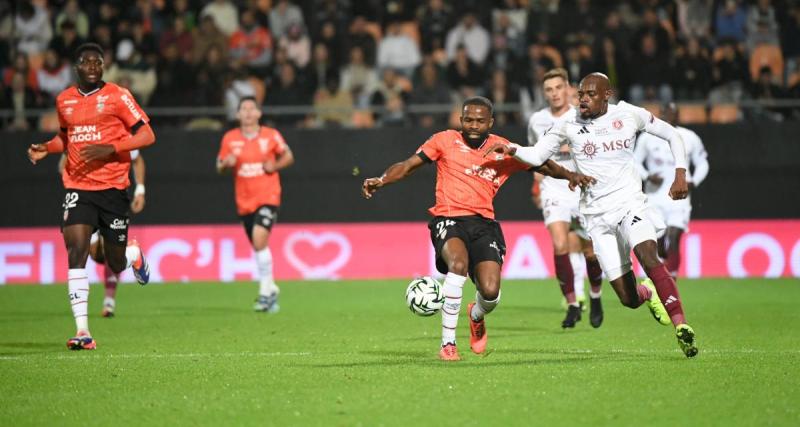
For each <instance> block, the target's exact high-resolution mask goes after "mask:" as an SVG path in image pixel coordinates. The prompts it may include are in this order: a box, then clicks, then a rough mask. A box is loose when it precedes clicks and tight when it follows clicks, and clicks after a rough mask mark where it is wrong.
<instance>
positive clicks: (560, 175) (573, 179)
mask: <svg viewBox="0 0 800 427" xmlns="http://www.w3.org/2000/svg"><path fill="white" fill-rule="evenodd" d="M536 172H539V173H541V174H543V175H547V176H550V177H553V178H556V179H566V180H568V181H569V189H570V191H575V188H576V187H586V186H589V185H592V184H594V183H596V182H597V180H596V179H594V178H593V177H591V176H588V175H583V174H579V173H575V172H572V171H570V170H569V169H567V168H565V167H563V166H561V165H559V164H558V163H556V162H554V161H552V160H547V161H546V162H545V163H544V164H543V165H542V166H539V167H538V168H536Z"/></svg>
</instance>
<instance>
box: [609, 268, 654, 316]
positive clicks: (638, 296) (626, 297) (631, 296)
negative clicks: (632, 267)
mask: <svg viewBox="0 0 800 427" xmlns="http://www.w3.org/2000/svg"><path fill="white" fill-rule="evenodd" d="M611 287H612V288H614V292H616V293H617V296H618V297H619V301H620V302H621V303H622V305H624V306H625V307H628V308H634V309H635V308H639V306H641V305H642V304H644V303H647V308H648V309H650V314H652V315H653V317H654V318H655V319H656V321H658V322H659V323H662V324H663V323H664V321H665V320H664V319H665V318H667V317H668V315H667V310H666V309H665V308H664V305H663V304H662V303H661V301H660V300H659V298H658V293H656V289H655V287H653V285H651V284H649V283H646V282H643V283H641V284H637V283H636V276H634V274H633V272H632V271H628V272H627V273H625V274H623V275H622V276H620V277H617V278H616V279H614V280H611ZM667 321H668V320H667Z"/></svg>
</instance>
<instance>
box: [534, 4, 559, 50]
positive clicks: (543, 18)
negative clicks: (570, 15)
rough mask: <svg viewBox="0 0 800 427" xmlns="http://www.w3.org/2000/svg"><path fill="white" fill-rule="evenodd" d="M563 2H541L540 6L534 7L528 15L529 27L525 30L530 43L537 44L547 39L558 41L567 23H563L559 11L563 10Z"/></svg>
mask: <svg viewBox="0 0 800 427" xmlns="http://www.w3.org/2000/svg"><path fill="white" fill-rule="evenodd" d="M562 3H563V2H560V1H559V0H540V1H539V2H538V5H533V7H531V8H530V9H529V13H528V19H527V22H528V25H527V27H526V28H525V39H526V40H528V42H535V41H538V40H541V39H542V38H546V39H548V40H553V41H554V42H555V43H558V42H560V40H556V38H557V37H559V36H561V35H562V34H563V33H564V32H565V31H564V28H565V27H566V23H564V22H563V20H562V16H561V14H560V13H559V11H560V10H561V9H562V7H561V6H562V5H563V4H562Z"/></svg>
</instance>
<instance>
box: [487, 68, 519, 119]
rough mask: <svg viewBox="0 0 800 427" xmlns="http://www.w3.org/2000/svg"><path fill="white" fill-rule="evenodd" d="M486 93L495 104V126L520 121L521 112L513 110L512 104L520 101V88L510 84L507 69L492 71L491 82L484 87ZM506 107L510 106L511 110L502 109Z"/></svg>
mask: <svg viewBox="0 0 800 427" xmlns="http://www.w3.org/2000/svg"><path fill="white" fill-rule="evenodd" d="M484 93H486V95H487V98H489V99H490V100H491V101H492V103H493V104H494V108H495V113H494V124H495V126H507V125H512V124H518V123H519V122H520V119H519V113H517V112H516V111H511V105H514V104H518V103H519V90H518V89H517V88H515V87H513V86H512V85H511V84H509V82H508V77H506V73H505V71H503V70H494V71H492V80H491V83H490V84H489V85H488V86H487V87H486V88H485V89H484ZM504 108H508V109H509V111H502V110H503V109H504Z"/></svg>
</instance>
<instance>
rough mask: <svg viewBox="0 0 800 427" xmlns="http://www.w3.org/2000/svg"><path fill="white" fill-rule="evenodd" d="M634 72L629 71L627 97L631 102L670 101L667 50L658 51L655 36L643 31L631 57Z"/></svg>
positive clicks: (669, 73)
mask: <svg viewBox="0 0 800 427" xmlns="http://www.w3.org/2000/svg"><path fill="white" fill-rule="evenodd" d="M633 64H636V72H634V73H631V87H630V90H629V97H630V100H631V102H632V103H633V104H637V105H638V104H641V103H643V102H659V103H661V104H666V103H668V102H672V96H673V94H672V87H671V86H670V83H671V75H672V74H671V73H672V66H671V64H670V63H669V56H668V54H667V51H659V50H658V43H657V42H656V37H655V36H654V35H653V34H651V33H645V34H644V36H643V38H642V40H641V45H640V48H639V50H638V52H636V54H635V55H634V57H633Z"/></svg>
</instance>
